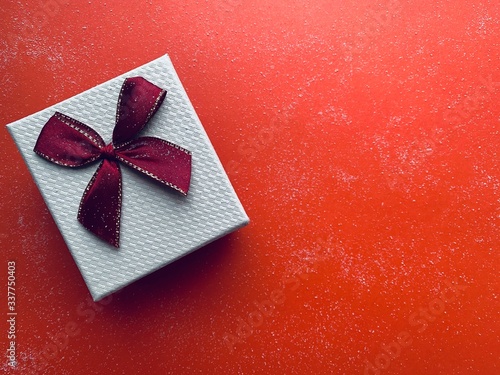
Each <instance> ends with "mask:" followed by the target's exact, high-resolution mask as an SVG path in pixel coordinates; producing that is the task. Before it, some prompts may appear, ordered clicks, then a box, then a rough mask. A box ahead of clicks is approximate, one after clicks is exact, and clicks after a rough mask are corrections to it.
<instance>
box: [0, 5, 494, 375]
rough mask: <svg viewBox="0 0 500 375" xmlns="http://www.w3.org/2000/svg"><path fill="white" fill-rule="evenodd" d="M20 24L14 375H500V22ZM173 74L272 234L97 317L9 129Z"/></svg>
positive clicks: (185, 15)
mask: <svg viewBox="0 0 500 375" xmlns="http://www.w3.org/2000/svg"><path fill="white" fill-rule="evenodd" d="M0 20H1V22H0V35H1V38H2V39H1V45H0V47H1V49H2V54H1V57H0V79H1V84H2V85H1V87H2V89H1V91H0V103H1V109H2V110H1V111H0V123H1V124H2V128H1V131H0V157H1V160H0V194H1V195H0V206H1V213H2V215H1V218H0V241H1V253H0V254H1V255H0V260H1V262H0V285H2V286H3V287H2V290H1V291H0V295H1V299H0V301H2V305H1V306H0V313H1V314H2V315H1V316H2V318H1V319H0V320H1V321H2V323H0V332H1V334H0V344H1V345H2V348H1V351H2V353H5V352H6V350H7V345H8V344H7V341H8V340H7V330H8V324H7V316H6V313H7V303H6V297H7V287H6V286H7V262H8V261H9V260H14V261H16V287H17V288H16V302H17V305H16V308H17V311H18V315H17V322H16V329H17V332H16V333H17V337H16V344H17V359H18V361H19V365H18V367H17V369H15V370H12V369H10V368H9V367H7V359H6V357H5V355H4V354H3V355H4V357H3V358H2V360H1V362H0V363H2V365H3V368H4V369H5V370H6V371H7V372H8V373H13V374H37V373H41V374H45V373H46V374H139V373H146V374H194V373H204V374H236V373H241V374H254V373H255V374H269V373H285V374H308V373H311V374H323V373H325V374H326V373H331V374H363V373H368V374H375V373H377V374H468V375H469V374H498V373H499V372H500V371H499V367H500V361H499V359H498V358H499V357H500V350H499V348H500V343H499V336H500V335H499V333H500V332H499V331H500V330H499V328H500V327H499V323H498V322H499V319H498V318H499V317H498V311H499V304H498V292H499V284H498V276H497V274H498V270H497V264H498V260H499V259H498V250H499V234H498V225H499V224H500V206H499V199H500V190H499V189H500V180H499V178H500V173H499V168H498V166H499V165H498V156H497V150H498V149H499V145H500V138H499V131H500V123H499V120H500V108H499V106H498V98H499V96H500V65H499V55H500V4H499V2H498V1H493V0H491V1H486V0H472V1H465V0H453V1H451V0H440V1H427V0H419V1H410V0H376V1H372V0H370V1H369V0H358V1H351V2H346V1H340V0H329V1H326V0H325V1H323V0H314V1H305V0H287V1H285V0H274V1H270V0H268V1H264V0H253V1H247V0H216V1H214V2H208V1H192V0H183V1H180V0H172V1H168V2H167V1H155V0H152V1H149V2H144V1H138V0H136V1H133V0H130V1H114V0H110V1H106V2H103V1H72V2H69V1H67V0H60V1H56V0H41V1H23V2H9V3H8V4H2V9H0ZM165 53H168V54H169V55H170V57H171V59H172V61H173V63H174V65H175V66H176V69H177V71H178V74H179V76H180V78H181V80H182V82H183V84H184V86H185V88H186V90H187V92H188V95H189V96H190V98H191V101H192V102H193V105H194V107H195V108H196V110H197V112H198V115H199V117H200V119H201V121H202V123H203V124H204V126H205V128H206V130H207V132H208V135H209V136H210V138H211V140H212V143H213V145H214V147H215V149H216V150H217V152H218V154H219V157H220V158H221V161H222V163H223V164H224V166H225V167H226V169H227V171H228V174H229V177H230V179H231V181H232V182H233V185H234V187H235V189H236V191H237V193H238V195H239V197H240V199H241V201H242V203H243V205H244V206H245V208H246V210H247V213H248V214H249V216H250V218H251V220H252V222H251V224H250V225H249V226H248V227H246V228H244V229H242V230H240V231H238V232H235V233H233V234H231V235H229V236H227V237H226V238H224V239H222V240H219V241H217V242H215V243H213V244H212V245H210V246H208V247H206V248H204V249H202V250H199V251H197V252H196V253H194V254H191V255H189V256H187V257H185V258H183V259H182V260H180V261H178V262H176V263H174V264H172V265H169V266H167V267H165V268H164V269H162V270H160V271H158V272H156V273H155V274H153V275H150V276H148V277H146V278H144V279H143V280H141V281H139V282H136V283H135V284H133V285H131V286H129V287H127V288H126V289H124V290H123V291H121V292H120V293H118V294H117V295H114V296H113V298H112V300H111V301H110V300H106V301H104V302H105V303H106V304H105V305H104V303H100V304H94V303H91V302H90V300H88V298H89V293H88V291H87V288H86V286H85V284H84V282H83V279H82V278H81V276H80V274H79V272H78V270H77V267H76V265H75V264H74V262H73V259H72V258H71V255H70V253H69V252H68V250H67V248H66V246H65V244H64V242H63V240H62V238H61V236H60V234H59V232H58V229H57V227H56V225H55V224H54V222H53V220H52V218H51V216H50V214H49V213H48V211H47V208H46V206H45V204H44V202H43V200H42V198H41V196H40V194H39V192H38V189H37V188H36V186H35V184H34V182H33V181H32V179H31V176H30V174H29V172H28V170H27V168H26V166H25V164H24V162H23V160H22V158H21V156H20V155H19V153H18V151H17V150H16V147H15V145H14V143H13V141H12V140H11V139H10V137H9V135H8V133H7V131H6V129H5V126H4V125H5V124H7V123H9V122H12V121H14V120H17V119H20V118H22V117H24V116H27V115H30V114H32V113H34V112H36V111H39V110H41V109H43V108H45V107H47V106H49V105H52V104H55V103H57V102H59V101H61V100H63V99H66V98H68V97H71V96H73V95H75V94H78V93H80V92H82V91H84V90H86V89H89V88H91V87H93V86H94V85H96V84H99V83H102V82H104V81H107V80H108V79H110V78H113V77H114V76H116V75H118V74H121V73H124V72H126V71H128V70H130V69H132V68H135V67H137V66H139V65H142V64H144V63H147V62H148V61H150V60H152V59H155V58H157V57H159V56H161V55H163V54H165ZM447 283H448V284H447ZM450 283H451V284H453V285H455V286H454V287H453V288H455V291H453V289H449V287H448V286H447V285H449V284H450ZM443 292H444V294H442V293H443ZM259 307H260V309H261V310H264V313H262V312H259ZM266 308H267V310H266ZM68 334H69V335H68ZM398 337H399V339H400V341H401V342H400V343H397V342H398ZM391 343H393V344H391ZM57 345H58V346H57ZM384 345H389V349H387V350H389V351H392V354H391V355H389V354H387V353H386V352H385V351H384V349H383V347H384ZM369 363H371V365H370V364H369ZM367 366H368V367H367ZM370 366H373V367H370ZM377 366H378V367H377Z"/></svg>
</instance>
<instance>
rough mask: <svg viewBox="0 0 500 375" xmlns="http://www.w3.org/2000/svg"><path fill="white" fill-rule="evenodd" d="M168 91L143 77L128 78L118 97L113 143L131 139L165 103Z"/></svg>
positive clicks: (122, 142)
mask: <svg viewBox="0 0 500 375" xmlns="http://www.w3.org/2000/svg"><path fill="white" fill-rule="evenodd" d="M166 95H167V92H166V91H165V90H162V89H160V88H159V87H158V86H155V85H153V84H151V83H149V82H148V81H146V80H145V79H144V78H142V77H133V78H127V80H126V81H125V82H124V83H123V86H122V89H121V91H120V95H119V97H118V107H117V110H116V126H115V128H114V130H113V144H114V145H115V146H120V145H122V144H124V143H126V142H129V141H131V140H132V139H133V138H134V137H135V136H136V135H137V134H138V133H139V132H140V131H141V130H142V129H143V128H144V127H145V126H146V124H147V123H148V121H149V119H150V118H151V117H152V116H153V115H154V114H155V113H156V111H157V110H158V108H160V105H161V104H162V103H163V100H164V99H165V96H166Z"/></svg>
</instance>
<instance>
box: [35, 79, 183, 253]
mask: <svg viewBox="0 0 500 375" xmlns="http://www.w3.org/2000/svg"><path fill="white" fill-rule="evenodd" d="M166 94H167V92H166V91H165V90H162V89H160V88H159V87H157V86H156V85H154V84H152V83H151V82H148V81H147V80H145V79H144V78H142V77H134V78H127V79H125V82H124V83H123V86H122V88H121V91H120V96H119V97H118V107H117V111H116V124H115V128H114V130H113V141H112V142H111V143H109V144H108V145H106V144H105V143H104V141H103V139H102V138H101V136H100V135H99V134H98V133H97V132H96V131H95V130H94V129H92V128H90V127H89V126H87V125H85V124H83V123H81V122H79V121H77V120H75V119H73V118H71V117H68V116H66V115H63V114H62V113H59V112H56V113H55V114H54V115H53V116H52V117H51V118H50V119H49V121H47V123H46V124H45V125H44V127H43V129H42V131H41V132H40V135H39V137H38V140H37V142H36V145H35V149H34V151H35V152H36V153H37V154H38V155H40V156H42V157H43V158H45V159H47V160H49V161H51V162H53V163H55V164H58V165H62V166H65V167H81V166H84V165H87V164H89V163H92V162H94V161H97V160H99V159H102V162H101V164H100V165H99V167H98V168H97V171H96V172H95V173H94V176H93V177H92V179H91V180H90V182H89V184H88V185H87V188H86V189H85V192H84V193H83V197H82V200H81V202H80V208H79V210H78V221H79V222H80V223H82V225H83V226H84V227H85V228H86V229H88V230H89V231H91V232H92V233H94V234H95V235H96V236H98V237H99V238H101V239H103V240H104V241H106V242H108V243H110V244H111V245H113V246H115V247H119V238H120V214H121V200H122V183H121V180H122V177H121V171H120V166H119V164H118V161H120V162H122V163H124V164H125V165H128V166H130V167H132V168H134V169H135V170H137V171H139V172H141V173H143V174H144V175H146V176H148V177H150V178H153V179H155V180H156V181H159V182H160V183H162V184H164V185H167V186H169V187H171V188H173V189H175V190H177V191H179V192H180V193H182V194H183V195H187V192H188V190H189V184H190V180H191V153H190V152H189V151H188V150H185V149H183V148H181V147H179V146H177V145H175V144H173V143H170V142H167V141H164V140H163V139H159V138H154V137H140V138H135V136H136V135H137V134H138V133H139V132H140V131H141V130H142V129H143V128H144V126H146V124H147V123H148V121H149V119H150V118H151V117H152V116H153V115H154V114H155V113H156V111H157V110H158V108H159V107H160V105H161V104H162V102H163V100H164V99H165V96H166Z"/></svg>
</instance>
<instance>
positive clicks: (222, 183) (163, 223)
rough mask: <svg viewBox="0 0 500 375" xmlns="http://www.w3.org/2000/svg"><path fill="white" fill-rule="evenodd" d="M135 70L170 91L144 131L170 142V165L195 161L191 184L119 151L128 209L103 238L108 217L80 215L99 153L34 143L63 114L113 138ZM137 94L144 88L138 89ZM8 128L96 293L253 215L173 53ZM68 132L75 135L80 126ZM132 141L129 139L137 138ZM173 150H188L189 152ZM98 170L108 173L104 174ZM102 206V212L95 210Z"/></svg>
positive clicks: (71, 124)
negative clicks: (67, 152) (77, 159)
mask: <svg viewBox="0 0 500 375" xmlns="http://www.w3.org/2000/svg"><path fill="white" fill-rule="evenodd" d="M132 77H134V78H132ZM137 77H140V78H137ZM134 79H136V80H137V79H141V80H145V81H147V82H149V83H150V84H152V85H154V86H152V87H157V88H159V89H158V90H161V89H163V90H165V91H166V97H165V96H164V92H163V91H160V94H161V95H163V97H164V99H163V97H162V98H161V100H163V102H162V103H161V100H159V99H158V100H157V101H155V102H154V103H152V104H151V105H152V106H154V108H153V109H154V110H153V109H152V110H151V111H150V112H148V116H147V124H146V125H145V127H144V128H142V130H140V133H139V134H138V136H139V137H145V138H148V139H152V138H149V137H155V138H159V139H162V140H165V141H167V142H163V143H162V144H163V145H166V146H165V147H168V149H167V151H165V150H163V151H161V152H164V153H166V154H169V155H170V154H171V155H170V156H169V157H171V159H172V160H171V161H170V162H171V163H172V166H171V168H170V169H171V170H170V171H169V173H171V174H176V173H178V169H182V171H181V172H180V173H184V174H186V168H184V166H181V167H178V166H177V163H178V162H180V163H186V162H187V161H189V164H190V172H189V171H188V172H189V176H187V177H186V178H187V184H188V185H189V190H188V191H184V190H187V189H185V188H184V187H181V188H179V186H180V185H182V183H177V182H176V181H174V182H172V183H170V182H168V181H166V182H165V181H163V183H162V181H160V180H162V179H161V178H155V173H154V171H153V172H152V173H150V171H148V170H141V169H142V168H139V167H136V166H134V165H133V159H134V158H135V157H136V156H137V155H138V154H139V153H136V154H135V156H134V155H132V156H130V154H129V156H130V160H131V163H128V165H127V161H126V160H125V158H124V157H123V158H121V159H120V158H118V160H117V161H116V163H117V164H118V165H119V171H121V178H120V181H119V183H120V185H121V187H120V190H119V191H118V190H117V192H115V193H117V194H118V195H117V194H115V193H113V194H114V197H115V198H116V199H119V201H120V202H118V203H119V204H118V205H117V207H118V208H121V213H119V214H118V216H117V218H115V219H113V220H114V221H116V222H117V224H118V225H117V228H118V229H117V230H118V231H119V243H118V241H116V243H113V241H108V242H106V241H105V240H103V238H102V237H99V236H98V235H96V233H95V232H96V231H97V232H99V231H100V230H101V229H102V228H101V227H107V224H106V225H102V223H101V224H99V225H96V226H95V227H96V228H94V229H95V230H94V232H92V231H91V230H90V229H89V228H88V227H85V226H84V225H82V223H83V222H84V220H81V218H82V216H85V215H82V205H83V202H84V201H85V200H87V201H88V202H87V204H90V205H92V203H91V202H90V201H92V199H93V198H94V197H93V196H92V191H93V189H94V188H93V187H92V188H90V185H89V181H93V182H95V180H96V178H95V175H96V174H97V173H98V172H96V170H97V169H98V168H100V166H99V162H102V160H101V161H99V160H97V161H95V160H94V159H96V158H93V159H92V158H90V159H92V160H90V159H89V160H90V162H88V163H87V162H85V163H83V164H84V165H81V166H77V167H74V168H66V167H65V165H63V164H64V163H62V162H61V161H58V160H53V159H54V158H55V159H57V158H58V157H59V156H60V153H59V151H58V149H55V148H54V146H53V145H48V146H46V150H47V153H48V154H50V153H51V152H53V153H54V155H56V156H54V157H51V156H50V155H48V156H47V155H44V153H43V152H38V154H37V153H35V151H34V149H35V147H37V148H39V149H42V148H41V146H40V145H39V144H37V141H38V140H39V138H41V134H42V129H44V131H45V132H46V133H47V134H46V137H49V136H52V133H51V132H50V131H49V130H51V129H49V130H47V129H48V128H49V127H50V126H53V125H55V129H59V128H58V127H57V126H59V125H62V123H64V124H66V125H67V129H69V130H75V129H76V130H78V131H79V132H80V133H85V134H84V135H85V136H88V137H89V138H90V139H93V138H92V137H90V136H89V134H91V135H92V134H94V131H95V132H96V133H97V134H99V135H100V136H101V137H102V139H103V141H104V143H105V144H106V145H108V144H111V142H112V140H113V142H114V141H115V137H116V134H114V133H113V129H114V127H115V123H118V121H119V120H118V117H119V116H118V114H117V112H119V110H118V111H117V103H118V105H119V104H120V101H122V107H123V108H124V109H125V110H126V109H127V108H126V107H127V106H128V107H130V106H133V105H134V104H133V103H134V102H135V101H137V98H135V97H134V98H131V99H130V98H128V99H127V100H130V103H129V104H128V105H123V101H124V100H125V99H123V97H125V96H126V95H125V94H127V92H126V88H125V84H124V82H125V81H126V80H132V81H128V82H135V81H133V80H134ZM141 82H142V81H141ZM143 91H144V90H143ZM124 92H125V94H124ZM136 94H138V95H141V90H139V91H138V93H136ZM142 94H144V92H142ZM147 94H148V92H147V90H146V91H145V95H147ZM122 96H123V97H122ZM140 100H141V98H139V101H140ZM155 111H156V112H155ZM153 113H154V114H153ZM122 114H123V113H122ZM122 117H123V116H122ZM54 121H55V122H56V123H53V122H54ZM57 122H60V123H61V124H59V123H57ZM46 124H47V127H45V128H44V126H45V125H46ZM51 124H52V125H51ZM74 124H77V125H78V126H75V125H74ZM83 124H85V125H83ZM87 127H89V128H91V129H88V128H87ZM82 129H88V132H87V131H86V130H85V131H82ZM8 130H9V132H10V134H11V136H12V137H13V139H14V141H15V142H16V144H17V146H18V148H19V150H20V152H21V154H22V156H23V158H24V160H25V162H26V164H27V165H28V168H29V170H30V172H31V174H32V176H33V178H34V180H35V182H36V184H37V186H38V188H39V190H40V192H41V194H42V196H43V198H44V200H45V202H46V204H47V206H48V208H49V210H50V212H51V214H52V217H53V218H54V220H55V222H56V224H57V226H58V228H59V230H60V232H61V234H62V236H63V238H64V241H65V242H66V244H67V246H68V248H69V250H70V252H71V254H72V255H73V258H74V260H75V262H76V264H77V266H78V268H79V269H80V271H81V273H82V275H83V278H84V280H85V282H86V284H87V286H88V289H89V291H90V293H91V295H92V297H93V299H94V300H96V301H97V300H99V299H101V298H103V297H105V296H107V295H109V294H111V293H113V292H115V291H117V290H119V289H121V288H123V287H124V286H126V285H128V284H130V283H132V282H133V281H135V280H137V279H139V278H141V277H143V276H146V275H147V274H149V273H151V272H153V271H155V270H157V269H159V268H161V267H163V266H165V265H166V264H169V263H171V262H173V261H175V260H176V259H179V258H180V257H182V256H184V255H186V254H188V253H190V252H192V251H194V250H196V249H199V248H201V247H203V246H204V245H206V244H208V243H210V242H212V241H214V240H216V239H218V238H220V237H222V236H224V235H226V234H228V233H230V232H232V231H234V230H236V229H238V228H241V227H243V226H245V225H246V224H248V222H249V219H248V217H247V215H246V213H245V211H244V209H243V206H242V205H241V203H240V201H239V199H238V197H237V195H236V193H235V191H234V189H233V187H232V186H231V183H230V181H229V179H228V177H227V175H226V173H225V171H224V169H223V166H222V164H221V163H220V161H219V159H218V157H217V154H216V152H215V150H214V148H213V146H212V144H211V143H210V140H209V139H208V137H207V134H206V132H205V130H204V129H203V126H202V124H201V123H200V121H199V119H198V117H197V115H196V112H195V111H194V108H193V106H192V105H191V102H190V101H189V98H188V96H187V94H186V92H185V91H184V88H183V86H182V84H181V82H180V80H179V78H178V76H177V74H176V72H175V70H174V67H173V65H172V62H171V61H170V59H169V57H168V56H163V57H161V58H159V59H157V60H154V61H152V62H150V63H148V64H146V65H143V66H141V67H139V68H136V69H134V70H132V71H130V72H128V73H125V74H123V75H121V76H119V77H116V78H114V79H112V80H110V81H108V82H106V83H103V84H101V85H99V86H96V87H94V88H92V89H90V90H88V91H85V92H83V93H81V94H79V95H76V96H74V97H72V98H70V99H67V100H65V101H63V102H61V103H58V104H56V105H54V106H52V107H49V108H47V109H44V110H42V111H40V112H38V113H35V114H33V115H31V116H29V117H26V118H23V119H21V120H19V121H16V122H13V123H11V124H9V125H8ZM63 132H64V129H63ZM56 133H57V130H56ZM87 133H88V134H87ZM75 134H76V133H75ZM77 135H80V134H77ZM56 137H57V134H56ZM71 137H73V138H75V137H74V134H73V135H71ZM96 137H98V136H96ZM96 137H94V138H96ZM73 138H72V140H71V142H74V145H76V146H75V147H80V146H81V141H82V140H81V139H76V140H75V139H73ZM145 138H141V139H145ZM127 142H128V143H127ZM127 142H125V143H127V144H128V146H127V147H129V148H130V147H131V146H130V144H132V143H133V142H131V141H129V140H127ZM136 143H137V142H136ZM61 147H66V148H68V147H67V146H64V145H63V146H61ZM99 147H100V146H99ZM103 150H104V148H102V150H101V151H102V152H104V151H103ZM38 151H39V150H38ZM89 152H90V151H89ZM105 152H107V153H108V154H109V152H108V151H105ZM129 152H130V151H129ZM158 152H159V151H158ZM176 152H178V153H180V154H182V155H181V156H182V157H181V159H182V158H183V159H182V160H180V159H179V155H177V154H176ZM172 155H173V156H172ZM43 156H45V158H44V157H43ZM187 158H189V159H190V160H187ZM179 160H180V161H179ZM73 161H74V160H71V162H73ZM94 161H95V162H94ZM101 165H102V164H101ZM66 166H67V165H66ZM130 167H132V168H130ZM160 168H161V166H160ZM141 172H142V173H141ZM100 173H101V174H102V175H104V177H106V174H105V173H103V172H102V171H100ZM113 173H114V172H113ZM118 173H120V172H118ZM101 177H103V176H101ZM150 177H153V178H150ZM184 177H185V176H184ZM173 178H174V179H175V178H176V177H175V176H173ZM97 180H99V178H97ZM184 182H186V181H184ZM165 185H167V186H165ZM104 186H106V183H104ZM176 190H177V191H176ZM113 194H112V195H113ZM82 195H83V198H82ZM89 202H90V203H89ZM96 207H97V208H96ZM96 207H93V209H97V210H98V211H99V210H100V209H101V208H102V207H104V208H103V209H106V208H107V207H108V206H107V203H104V204H102V205H101V204H100V203H99V204H98V205H97V206H96ZM107 214H109V213H107ZM99 215H100V213H99V212H97V214H96V215H95V216H96V217H97V216H99ZM91 219H92V217H91ZM47 251H49V249H47Z"/></svg>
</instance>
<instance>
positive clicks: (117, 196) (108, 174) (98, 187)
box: [78, 159, 122, 247]
mask: <svg viewBox="0 0 500 375" xmlns="http://www.w3.org/2000/svg"><path fill="white" fill-rule="evenodd" d="M121 206H122V176H121V171H120V167H119V165H118V163H117V162H116V161H113V160H107V159H104V160H103V161H102V163H101V164H100V165H99V168H97V171H96V172H95V173H94V175H93V176H92V179H91V180H90V182H89V184H88V185H87V188H86V189H85V192H84V193H83V197H82V200H81V202H80V208H79V210H78V221H79V222H80V223H81V224H82V225H83V226H84V227H85V228H86V229H87V230H89V231H90V232H92V233H93V234H95V235H96V236H97V237H99V238H100V239H102V240H104V241H106V242H108V243H109V244H111V245H112V246H114V247H119V241H120V215H121Z"/></svg>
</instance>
